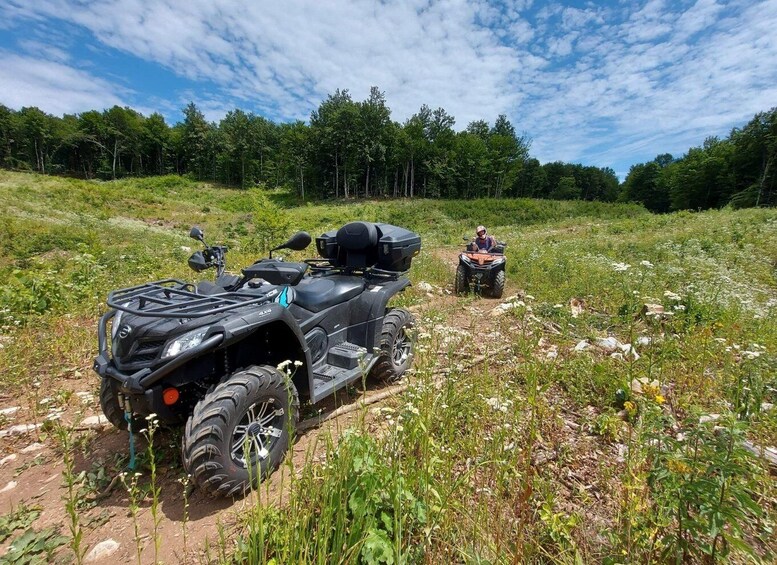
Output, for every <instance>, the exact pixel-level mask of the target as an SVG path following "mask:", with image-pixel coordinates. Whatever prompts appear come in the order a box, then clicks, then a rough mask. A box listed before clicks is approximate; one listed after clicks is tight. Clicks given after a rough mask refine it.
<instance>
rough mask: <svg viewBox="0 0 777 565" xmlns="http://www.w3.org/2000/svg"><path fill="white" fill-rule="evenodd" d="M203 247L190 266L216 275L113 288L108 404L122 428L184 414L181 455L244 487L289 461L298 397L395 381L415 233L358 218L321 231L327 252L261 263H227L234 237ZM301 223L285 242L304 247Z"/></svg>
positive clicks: (402, 360)
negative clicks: (396, 303) (373, 380)
mask: <svg viewBox="0 0 777 565" xmlns="http://www.w3.org/2000/svg"><path fill="white" fill-rule="evenodd" d="M190 235H191V236H192V237H193V238H195V239H198V240H200V241H201V242H202V243H203V245H205V249H204V251H197V252H195V253H194V254H193V255H192V256H191V257H190V258H189V265H190V266H191V267H192V268H193V269H194V270H195V271H201V270H204V269H207V268H210V267H215V268H216V279H215V283H210V282H200V283H199V284H197V285H194V284H190V283H185V282H183V281H180V280H175V279H168V280H161V281H156V282H152V283H148V284H144V285H140V286H135V287H132V288H125V289H121V290H115V291H113V292H111V293H110V294H109V296H108V300H107V303H108V306H109V311H108V312H107V313H106V314H105V315H104V316H103V317H102V318H101V319H100V323H99V328H98V335H99V348H100V352H99V355H98V356H97V358H96V359H95V362H94V370H95V371H96V372H97V373H98V374H99V375H100V377H101V378H102V386H101V389H100V403H101V405H102V409H103V412H104V413H105V415H106V416H107V418H108V419H109V420H110V422H111V423H112V424H113V425H114V426H116V427H117V428H120V429H127V428H128V427H129V426H132V427H131V428H130V430H131V431H132V430H135V431H137V429H139V427H140V425H144V424H145V423H144V422H142V419H143V417H145V416H148V415H150V414H156V416H157V418H158V419H159V421H160V422H161V423H164V424H167V425H175V424H182V423H184V422H185V424H186V427H185V431H184V434H183V449H182V452H183V464H184V467H185V469H186V471H187V472H188V473H189V474H191V476H192V477H193V480H194V482H195V483H196V484H197V485H198V486H199V487H200V488H202V489H203V490H204V491H206V492H207V493H210V494H212V495H225V496H241V495H244V494H245V493H246V492H247V491H248V490H249V489H250V488H252V487H254V486H256V484H258V482H259V481H261V480H262V479H263V478H264V477H266V476H267V475H268V474H269V473H271V472H272V471H273V470H274V469H275V468H276V467H277V466H278V465H279V464H280V462H281V461H282V459H283V457H284V454H285V453H286V451H287V449H288V447H289V445H290V443H291V441H292V436H293V433H294V429H295V425H296V423H297V420H298V415H299V396H300V395H303V396H304V397H306V398H308V399H309V400H310V402H311V403H316V402H319V401H320V400H322V399H323V398H326V397H328V396H330V395H331V394H333V393H334V392H335V391H337V390H339V389H341V388H342V387H344V386H346V385H347V384H349V383H352V382H353V381H356V380H359V379H361V378H362V377H363V376H364V375H367V374H370V375H374V376H377V377H378V378H381V379H384V380H393V379H397V378H399V377H400V376H401V375H402V374H403V373H404V372H405V371H406V370H407V369H408V368H409V367H410V364H411V362H412V359H413V343H412V340H411V336H410V333H409V330H410V328H412V326H413V318H412V317H411V315H410V314H409V313H408V312H407V311H405V310H402V309H399V308H389V307H388V302H389V299H390V298H391V297H393V296H394V295H395V294H397V293H398V292H400V291H402V290H403V289H404V288H405V287H407V286H408V285H409V284H410V281H409V280H408V279H407V277H406V276H405V273H406V272H407V271H408V270H409V268H410V263H411V260H412V258H413V257H415V256H416V255H417V254H418V252H419V251H420V249H421V238H420V237H419V236H418V235H416V234H415V233H412V232H410V231H407V230H405V229H402V228H399V227H396V226H392V225H388V224H379V223H377V224H376V223H369V222H351V223H349V224H346V225H345V226H343V227H342V228H340V229H339V230H333V231H330V232H327V233H325V234H323V235H321V236H320V237H318V238H316V246H317V249H318V252H319V254H320V255H321V257H322V258H321V259H308V260H305V261H304V262H299V263H296V262H286V261H283V260H282V259H278V258H276V259H273V258H272V251H271V252H270V256H269V258H267V259H262V260H260V261H257V262H256V263H254V264H253V265H251V266H249V267H246V268H245V269H243V270H242V276H239V277H238V276H234V275H229V274H224V258H225V254H226V251H227V249H226V247H222V246H208V245H206V244H205V241H204V238H203V233H202V231H201V230H200V229H199V228H192V231H191V234H190ZM310 242H311V238H310V236H309V235H308V234H307V233H305V232H298V233H297V234H295V235H294V236H292V237H291V238H290V239H289V240H288V241H287V242H286V243H284V244H283V245H279V246H278V247H276V248H275V249H273V251H276V250H279V249H292V250H303V249H305V248H306V247H307V246H308V245H309V244H310Z"/></svg>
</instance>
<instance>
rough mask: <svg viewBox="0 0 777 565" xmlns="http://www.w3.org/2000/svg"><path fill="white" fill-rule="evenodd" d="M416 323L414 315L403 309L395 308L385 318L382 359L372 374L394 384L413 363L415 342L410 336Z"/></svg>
mask: <svg viewBox="0 0 777 565" xmlns="http://www.w3.org/2000/svg"><path fill="white" fill-rule="evenodd" d="M414 324H415V322H414V320H413V315H412V314H410V312H408V311H407V310H403V309H402V308H393V309H392V310H390V311H389V312H388V314H386V316H385V317H384V318H383V328H382V329H381V332H380V357H379V358H378V361H377V363H375V368H374V369H373V370H372V374H373V375H374V376H375V377H377V378H378V379H380V380H382V381H384V382H388V383H391V382H394V381H397V380H399V378H400V377H401V376H402V375H403V374H404V372H405V371H407V370H408V369H409V368H410V365H411V364H412V363H413V340H412V339H411V336H410V330H412V328H413V326H414Z"/></svg>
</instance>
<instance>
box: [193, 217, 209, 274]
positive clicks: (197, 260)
mask: <svg viewBox="0 0 777 565" xmlns="http://www.w3.org/2000/svg"><path fill="white" fill-rule="evenodd" d="M197 229H199V228H197ZM192 231H194V230H192ZM195 239H196V238H195ZM189 267H190V268H191V269H192V270H193V271H195V272H197V273H199V272H200V271H204V270H205V269H207V268H208V262H207V261H205V256H204V255H203V254H202V251H195V252H194V253H192V256H191V257H189Z"/></svg>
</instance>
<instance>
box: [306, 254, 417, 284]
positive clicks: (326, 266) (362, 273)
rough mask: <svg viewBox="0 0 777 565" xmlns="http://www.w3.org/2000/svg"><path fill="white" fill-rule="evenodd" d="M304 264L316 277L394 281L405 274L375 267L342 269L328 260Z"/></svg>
mask: <svg viewBox="0 0 777 565" xmlns="http://www.w3.org/2000/svg"><path fill="white" fill-rule="evenodd" d="M304 262H305V263H307V264H308V265H309V266H310V272H311V273H312V274H317V275H353V276H359V277H365V278H368V279H382V280H388V281H395V280H398V279H399V277H401V276H403V275H406V274H407V271H387V270H385V269H379V268H378V267H375V266H370V267H344V266H342V265H335V264H334V263H332V261H331V260H330V259H305V260H304Z"/></svg>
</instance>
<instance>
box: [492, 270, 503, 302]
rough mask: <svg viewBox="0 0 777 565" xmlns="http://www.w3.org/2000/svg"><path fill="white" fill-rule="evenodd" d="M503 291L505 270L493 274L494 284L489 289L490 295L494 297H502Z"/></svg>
mask: <svg viewBox="0 0 777 565" xmlns="http://www.w3.org/2000/svg"><path fill="white" fill-rule="evenodd" d="M504 291H505V272H504V271H499V272H498V273H497V274H496V276H494V286H493V288H492V289H491V296H493V297H494V298H502V295H503V294H504Z"/></svg>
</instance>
